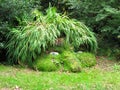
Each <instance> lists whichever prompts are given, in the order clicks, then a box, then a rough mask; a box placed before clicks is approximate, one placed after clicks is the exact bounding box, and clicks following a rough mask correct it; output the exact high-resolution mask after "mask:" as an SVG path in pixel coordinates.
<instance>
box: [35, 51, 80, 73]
mask: <svg viewBox="0 0 120 90" xmlns="http://www.w3.org/2000/svg"><path fill="white" fill-rule="evenodd" d="M33 67H34V68H35V69H37V70H40V71H58V70H62V71H69V72H80V71H81V63H80V61H79V60H78V59H77V58H76V55H75V53H74V52H71V51H67V50H66V51H63V52H62V53H60V54H59V55H50V54H44V55H41V56H40V57H39V58H38V59H37V60H35V61H34V63H33Z"/></svg>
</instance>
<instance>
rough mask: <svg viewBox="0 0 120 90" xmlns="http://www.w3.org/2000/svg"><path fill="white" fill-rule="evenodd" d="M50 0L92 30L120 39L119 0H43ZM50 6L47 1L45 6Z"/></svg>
mask: <svg viewBox="0 0 120 90" xmlns="http://www.w3.org/2000/svg"><path fill="white" fill-rule="evenodd" d="M42 2H43V3H45V2H50V3H52V5H54V6H56V7H57V8H58V9H59V10H60V11H62V12H63V13H64V12H67V14H68V15H69V16H71V17H74V18H77V19H78V20H80V21H83V22H84V23H85V24H86V25H87V26H89V28H91V30H93V31H94V32H96V33H99V34H101V35H102V36H105V38H106V39H113V38H114V39H116V40H117V41H118V42H119V41H120V40H119V39H120V38H119V37H120V36H119V35H120V24H119V23H120V7H119V6H120V3H119V0H109V1H107V0H99V1H95V0H58V1H56V0H47V1H44V0H42ZM47 6H49V5H48V3H45V5H43V7H47Z"/></svg>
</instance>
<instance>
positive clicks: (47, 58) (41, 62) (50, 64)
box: [33, 54, 60, 71]
mask: <svg viewBox="0 0 120 90" xmlns="http://www.w3.org/2000/svg"><path fill="white" fill-rule="evenodd" d="M59 57H60V56H59V55H56V56H53V55H48V54H44V55H42V56H40V57H39V58H38V59H37V60H35V62H34V63H33V67H34V68H35V69H37V70H40V71H56V70H58V69H59V68H60V63H59Z"/></svg>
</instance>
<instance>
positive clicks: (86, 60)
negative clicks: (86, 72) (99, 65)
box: [76, 52, 96, 67]
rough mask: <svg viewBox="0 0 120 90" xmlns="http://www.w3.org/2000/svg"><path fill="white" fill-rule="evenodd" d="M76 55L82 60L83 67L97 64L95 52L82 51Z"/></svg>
mask: <svg viewBox="0 0 120 90" xmlns="http://www.w3.org/2000/svg"><path fill="white" fill-rule="evenodd" d="M76 56H77V58H78V59H79V61H80V62H81V65H82V67H91V66H94V65H95V64H96V58H95V55H94V54H91V53H88V52H82V53H77V54H76Z"/></svg>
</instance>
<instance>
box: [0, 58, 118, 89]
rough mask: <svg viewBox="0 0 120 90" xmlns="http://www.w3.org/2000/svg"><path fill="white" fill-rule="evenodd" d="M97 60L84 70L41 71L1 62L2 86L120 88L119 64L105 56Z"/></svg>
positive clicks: (5, 87)
mask: <svg viewBox="0 0 120 90" xmlns="http://www.w3.org/2000/svg"><path fill="white" fill-rule="evenodd" d="M97 63H98V64H97V65H96V66H94V67H92V68H85V69H84V70H83V71H82V72H81V73H69V72H60V71H59V72H39V71H34V70H31V69H26V68H22V67H20V66H7V65H3V64H0V90H119V87H120V65H118V64H116V62H115V61H112V60H106V58H103V57H100V58H98V60H97ZM117 63H118V62H117Z"/></svg>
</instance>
